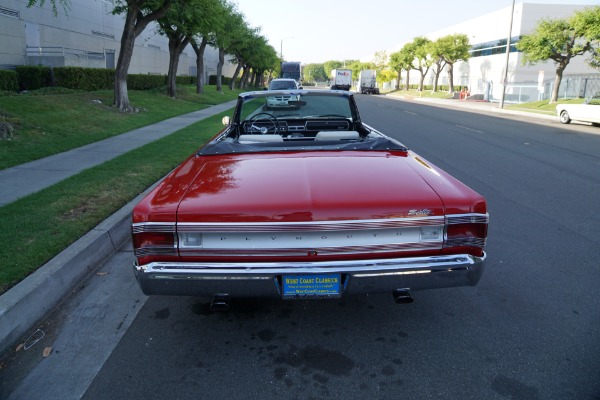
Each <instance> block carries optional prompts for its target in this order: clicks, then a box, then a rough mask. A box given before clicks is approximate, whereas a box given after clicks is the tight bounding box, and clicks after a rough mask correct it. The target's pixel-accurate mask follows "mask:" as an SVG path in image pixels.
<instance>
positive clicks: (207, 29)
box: [189, 0, 226, 94]
mask: <svg viewBox="0 0 600 400" xmlns="http://www.w3.org/2000/svg"><path fill="white" fill-rule="evenodd" d="M196 1H199V2H201V3H202V9H203V12H202V14H201V16H200V18H199V20H198V25H197V32H194V33H193V34H192V35H191V36H190V37H189V41H190V44H191V46H192V49H194V53H195V54H196V93H198V94H203V93H204V85H205V84H206V82H205V80H206V78H205V74H204V51H205V50H206V46H207V45H214V46H216V44H215V43H216V39H215V34H214V32H215V29H216V28H217V27H218V26H221V25H223V24H224V23H225V13H226V9H225V4H224V0H196Z"/></svg>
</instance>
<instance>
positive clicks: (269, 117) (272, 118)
mask: <svg viewBox="0 0 600 400" xmlns="http://www.w3.org/2000/svg"><path fill="white" fill-rule="evenodd" d="M260 116H266V118H260ZM257 121H269V122H270V123H272V124H273V126H272V127H270V126H269V127H267V126H256V125H254V123H255V122H257ZM247 123H248V124H250V126H249V127H250V129H251V130H253V131H258V132H260V133H261V134H263V135H265V134H267V133H271V134H276V133H277V131H279V130H281V127H280V125H279V120H278V119H277V117H275V116H274V115H273V114H271V113H268V112H259V113H258V114H254V115H253V116H252V117H250V119H249V120H248V122H247Z"/></svg>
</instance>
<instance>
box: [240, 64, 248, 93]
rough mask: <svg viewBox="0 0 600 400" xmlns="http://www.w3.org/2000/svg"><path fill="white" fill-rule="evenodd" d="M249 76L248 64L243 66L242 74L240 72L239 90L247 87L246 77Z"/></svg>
mask: <svg viewBox="0 0 600 400" xmlns="http://www.w3.org/2000/svg"><path fill="white" fill-rule="evenodd" d="M249 75H250V67H249V66H248V64H246V65H244V72H242V79H241V82H240V88H241V89H246V88H247V87H248V76H249Z"/></svg>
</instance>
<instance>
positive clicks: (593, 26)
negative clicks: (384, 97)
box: [304, 7, 600, 103]
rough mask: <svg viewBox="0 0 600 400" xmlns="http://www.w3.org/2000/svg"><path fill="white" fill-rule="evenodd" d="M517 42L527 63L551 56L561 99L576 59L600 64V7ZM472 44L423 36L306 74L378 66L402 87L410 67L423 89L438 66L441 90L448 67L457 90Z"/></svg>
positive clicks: (322, 76) (548, 23)
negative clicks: (460, 65) (457, 74)
mask: <svg viewBox="0 0 600 400" xmlns="http://www.w3.org/2000/svg"><path fill="white" fill-rule="evenodd" d="M516 47H517V49H518V50H519V51H521V52H522V53H523V57H522V62H523V64H524V65H534V64H537V63H539V62H545V61H548V60H551V61H553V62H554V63H555V66H556V71H555V79H554V85H553V91H552V95H551V98H550V102H551V103H552V102H555V101H556V99H557V98H558V89H559V87H560V83H561V80H562V76H563V72H564V70H565V68H566V67H567V66H568V65H569V62H570V61H571V59H573V58H574V57H577V56H583V55H587V56H589V58H588V63H589V65H590V66H591V67H593V68H598V69H600V7H589V8H585V9H583V10H580V11H577V12H575V13H574V14H573V15H572V16H570V17H568V18H563V19H543V20H541V21H539V22H538V24H537V25H536V27H535V29H534V31H533V32H532V33H531V34H529V35H524V36H522V37H521V38H520V40H519V42H518V43H517V44H516ZM470 48H471V44H470V43H469V39H468V37H467V35H464V34H452V35H447V36H444V37H441V38H439V39H437V40H433V41H432V40H430V39H428V38H426V37H417V38H414V39H413V40H412V41H411V42H409V43H406V44H405V45H404V46H403V47H402V48H401V49H400V50H399V51H396V52H394V53H391V54H390V55H389V57H387V54H386V53H385V52H378V53H376V54H375V57H374V61H373V62H371V63H361V62H359V61H356V60H347V61H345V62H340V61H327V62H325V63H323V64H308V65H306V66H305V69H304V71H305V72H304V75H305V77H307V78H308V79H312V80H327V79H329V73H330V72H331V70H332V69H334V68H339V67H341V66H345V67H346V68H350V69H352V72H353V76H358V73H359V71H361V70H363V69H376V70H377V71H378V81H380V82H390V81H391V80H393V79H394V78H396V89H398V88H399V84H400V81H401V74H402V72H405V79H406V87H409V79H410V72H411V71H413V70H414V71H416V72H418V73H419V74H420V80H419V90H423V83H424V80H425V76H426V75H427V74H428V73H429V71H432V72H433V75H434V82H433V90H434V91H437V90H438V82H439V77H440V75H441V73H442V71H444V69H445V70H446V71H447V73H448V81H449V89H448V90H449V92H453V91H454V84H453V81H454V79H453V78H454V77H453V75H454V65H455V63H457V62H458V61H467V60H468V59H469V56H470V54H469V49H470Z"/></svg>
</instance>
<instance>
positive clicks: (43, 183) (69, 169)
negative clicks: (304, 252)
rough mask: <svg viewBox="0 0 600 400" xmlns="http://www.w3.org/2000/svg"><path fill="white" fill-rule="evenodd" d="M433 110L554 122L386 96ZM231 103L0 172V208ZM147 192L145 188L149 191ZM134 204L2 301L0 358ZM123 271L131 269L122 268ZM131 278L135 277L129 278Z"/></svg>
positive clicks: (92, 261)
mask: <svg viewBox="0 0 600 400" xmlns="http://www.w3.org/2000/svg"><path fill="white" fill-rule="evenodd" d="M387 98H395V99H397V100H411V101H415V102H422V103H426V104H428V105H432V106H438V107H450V108H455V109H461V110H464V111H470V112H483V113H506V114H513V115H527V116H528V117H534V118H541V119H546V120H556V117H551V116H546V115H540V114H533V113H523V112H515V111H509V110H501V109H499V108H498V107H497V104H494V103H487V102H465V101H458V100H445V99H429V98H410V99H408V98H407V99H404V98H401V97H398V96H387ZM235 103H236V101H235V100H234V101H230V102H227V103H223V104H220V105H216V106H212V107H209V108H206V109H203V110H199V111H196V112H193V113H190V114H186V115H182V116H179V117H175V118H171V119H168V120H165V121H162V122H159V123H156V124H153V125H149V126H146V127H143V128H139V129H136V130H134V131H131V132H127V133H124V134H122V135H119V136H115V137H113V138H110V139H106V140H103V141H101V142H97V143H92V144H90V145H87V146H84V147H81V148H78V149H74V150H71V151H68V152H65V153H61V154H57V155H54V156H51V157H47V158H44V159H41V160H37V161H33V162H30V163H27V164H23V165H19V166H16V167H13V168H9V169H6V170H3V171H0V206H2V205H5V204H8V203H11V202H13V201H15V200H17V199H19V198H21V197H23V196H27V195H29V194H32V193H35V192H37V191H40V190H42V189H44V188H46V187H49V186H51V185H53V184H55V183H57V182H60V181H61V180H63V179H65V178H68V177H70V176H72V175H75V174H77V173H79V172H81V171H83V170H84V169H87V168H90V167H93V166H96V165H99V164H101V163H103V162H105V161H108V160H111V159H113V158H115V157H117V156H119V155H121V154H124V153H126V152H128V151H130V150H133V149H135V148H138V147H141V146H143V145H145V144H147V143H149V142H152V141H155V140H157V139H160V138H161V137H164V136H166V135H169V134H171V133H173V132H175V131H177V130H179V129H182V128H184V127H186V126H189V125H191V124H193V123H195V122H197V121H200V120H202V119H205V118H208V117H210V116H213V115H216V114H219V113H222V112H225V111H227V110H229V109H230V108H232V107H234V106H235ZM149 190H150V189H148V191H149ZM144 195H145V194H142V195H140V196H139V197H138V198H136V199H134V200H132V201H131V202H130V203H129V204H127V205H126V206H125V207H123V208H122V209H121V210H119V211H118V212H116V213H115V214H113V215H112V216H111V217H109V218H108V219H106V220H105V221H103V222H102V223H101V224H100V225H98V226H97V227H96V228H94V229H93V230H92V231H91V232H89V233H87V234H86V235H85V236H83V237H82V238H81V239H79V240H78V241H77V242H75V243H74V244H73V245H71V246H70V247H69V248H67V249H65V250H64V251H63V252H61V253H60V254H59V255H58V256H56V257H55V258H53V259H52V260H50V261H49V262H48V263H46V264H45V265H43V266H42V267H41V268H39V269H38V270H37V271H36V272H34V273H33V274H31V275H30V276H29V277H27V278H26V279H24V280H23V281H22V282H20V283H19V284H17V285H16V286H15V287H13V288H11V289H10V290H9V291H8V292H6V293H4V294H3V295H1V296H0V353H4V352H5V351H7V350H8V346H10V345H12V344H13V343H16V342H17V341H18V340H19V339H21V338H22V337H24V336H25V335H26V334H27V333H28V332H29V331H30V330H31V328H32V327H33V326H35V324H36V323H38V321H40V320H42V319H43V318H44V316H45V314H46V313H48V312H49V311H51V310H52V309H53V308H54V307H55V306H56V305H57V304H59V303H60V302H61V301H62V300H63V299H64V298H65V297H66V295H67V294H68V293H69V292H71V291H72V290H73V288H75V287H77V285H78V284H80V282H81V281H82V280H84V279H85V278H86V277H87V276H89V275H90V274H91V273H93V272H94V271H96V270H97V268H99V267H100V266H101V265H102V264H103V263H104V262H105V261H106V260H108V259H109V258H110V257H111V256H112V255H114V254H115V253H116V252H117V251H119V249H121V248H122V247H123V246H124V245H127V244H128V243H129V240H130V219H131V211H132V209H133V207H134V206H135V205H136V204H137V203H138V202H139V201H140V200H141V198H142V197H143V196H144ZM124 267H125V268H130V267H131V266H129V265H126V266H124ZM131 278H132V279H133V274H131Z"/></svg>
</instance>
